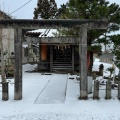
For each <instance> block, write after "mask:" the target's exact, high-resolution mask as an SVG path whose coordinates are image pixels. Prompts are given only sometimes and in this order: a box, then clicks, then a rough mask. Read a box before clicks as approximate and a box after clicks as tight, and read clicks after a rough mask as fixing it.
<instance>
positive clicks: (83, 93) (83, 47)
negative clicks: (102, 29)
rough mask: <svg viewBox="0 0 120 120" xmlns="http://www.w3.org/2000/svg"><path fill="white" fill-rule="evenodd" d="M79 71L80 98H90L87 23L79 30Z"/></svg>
mask: <svg viewBox="0 0 120 120" xmlns="http://www.w3.org/2000/svg"><path fill="white" fill-rule="evenodd" d="M79 36H80V39H79V61H80V62H79V72H80V99H88V92H87V25H86V24H83V25H81V27H80V32H79Z"/></svg>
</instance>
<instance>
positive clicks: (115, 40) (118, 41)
mask: <svg viewBox="0 0 120 120" xmlns="http://www.w3.org/2000/svg"><path fill="white" fill-rule="evenodd" d="M109 38H110V41H111V44H113V48H112V49H111V51H112V53H113V54H114V55H115V60H114V63H115V65H116V66H117V67H118V68H119V70H120V34H118V35H112V36H109Z"/></svg>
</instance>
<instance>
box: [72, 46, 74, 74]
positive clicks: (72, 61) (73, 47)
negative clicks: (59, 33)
mask: <svg viewBox="0 0 120 120" xmlns="http://www.w3.org/2000/svg"><path fill="white" fill-rule="evenodd" d="M72 72H74V45H73V46H72Z"/></svg>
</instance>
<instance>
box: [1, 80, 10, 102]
mask: <svg viewBox="0 0 120 120" xmlns="http://www.w3.org/2000/svg"><path fill="white" fill-rule="evenodd" d="M8 99H9V90H8V82H2V100H4V101H7V100H8Z"/></svg>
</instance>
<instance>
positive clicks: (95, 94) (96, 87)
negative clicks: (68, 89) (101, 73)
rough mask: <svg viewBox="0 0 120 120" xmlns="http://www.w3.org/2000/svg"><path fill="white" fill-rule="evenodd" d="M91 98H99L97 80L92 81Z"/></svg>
mask: <svg viewBox="0 0 120 120" xmlns="http://www.w3.org/2000/svg"><path fill="white" fill-rule="evenodd" d="M93 99H99V81H98V80H95V81H94V91H93Z"/></svg>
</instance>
